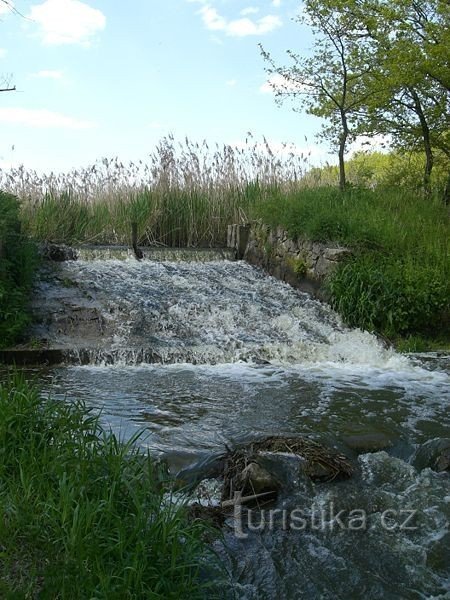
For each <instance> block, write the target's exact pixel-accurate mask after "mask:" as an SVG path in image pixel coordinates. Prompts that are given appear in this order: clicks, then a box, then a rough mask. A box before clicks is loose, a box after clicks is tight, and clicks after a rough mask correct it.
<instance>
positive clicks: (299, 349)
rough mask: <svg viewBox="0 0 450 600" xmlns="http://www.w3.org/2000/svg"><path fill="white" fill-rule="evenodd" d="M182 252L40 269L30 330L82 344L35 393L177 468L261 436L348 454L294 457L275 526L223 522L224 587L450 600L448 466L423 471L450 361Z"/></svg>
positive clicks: (437, 430) (273, 595)
mask: <svg viewBox="0 0 450 600" xmlns="http://www.w3.org/2000/svg"><path fill="white" fill-rule="evenodd" d="M175 254H176V253H173V252H172V253H171V255H170V257H169V258H170V260H167V257H165V256H164V252H163V251H161V252H160V253H159V255H158V256H157V257H155V256H153V257H146V259H145V260H142V261H139V262H138V261H136V260H134V259H133V258H130V257H129V256H128V255H127V254H126V253H125V254H124V255H121V256H114V255H111V254H110V255H108V257H107V258H105V256H104V255H103V256H101V255H99V254H93V255H88V254H85V255H84V256H83V257H82V259H80V260H77V261H68V262H64V263H60V264H55V265H51V266H49V267H48V269H47V271H46V272H45V274H44V276H43V277H42V281H41V282H40V284H39V287H38V289H37V293H36V299H35V305H34V310H35V313H36V315H38V321H39V323H38V325H37V326H36V329H35V332H34V335H35V337H36V338H37V339H45V340H46V343H47V344H49V345H50V346H51V347H58V348H62V349H67V350H70V351H71V352H72V353H73V355H74V356H75V357H76V356H77V352H79V353H80V356H81V354H83V356H84V357H85V358H84V360H83V361H81V360H80V364H76V362H77V361H76V360H74V361H73V362H74V364H72V365H70V366H64V367H62V366H60V367H52V368H50V367H48V368H43V369H41V370H40V371H39V378H40V380H41V382H42V384H43V393H44V394H46V395H47V394H48V393H50V394H51V395H52V396H53V397H56V398H60V399H61V400H62V401H71V400H75V399H82V400H83V401H85V402H86V403H87V404H88V405H89V406H91V407H93V408H95V409H100V410H101V415H102V417H101V418H102V422H103V423H104V424H105V425H107V426H110V427H111V428H112V430H113V431H114V432H116V433H118V434H119V435H120V436H121V437H123V438H129V437H130V436H132V435H134V434H135V433H136V432H137V431H140V430H143V435H142V437H141V438H140V443H141V444H142V445H143V446H144V447H146V448H149V449H150V450H151V452H152V453H153V454H155V455H158V456H162V457H164V458H165V459H166V460H167V461H168V463H169V465H170V469H171V471H172V472H173V473H177V472H179V471H183V472H185V473H190V472H193V471H195V470H196V469H198V468H199V467H198V465H202V464H207V462H208V459H209V458H210V457H211V458H212V457H214V456H215V455H218V454H220V453H222V452H224V450H225V449H226V448H227V447H235V446H236V445H237V444H241V443H245V442H247V441H250V440H252V439H258V438H260V437H264V436H268V435H287V436H310V437H312V438H313V439H315V440H317V441H319V442H320V443H323V444H325V445H327V446H331V447H335V448H336V449H338V450H339V451H340V452H342V453H344V454H345V455H346V456H348V457H349V459H350V460H352V461H353V463H354V465H355V474H354V476H353V477H352V478H351V479H348V480H345V481H332V482H328V483H318V482H313V481H311V480H310V479H309V478H307V477H306V476H302V475H301V474H299V472H298V469H297V470H296V469H295V468H294V466H293V464H292V461H290V459H289V458H288V457H286V458H285V460H283V461H282V464H280V465H278V469H279V477H280V478H281V479H282V480H283V482H284V485H283V492H282V493H281V494H280V496H279V498H278V500H277V504H276V507H275V508H277V509H278V511H279V512H277V513H275V514H270V515H269V513H268V512H267V514H266V516H267V517H270V519H271V521H270V523H266V524H264V523H262V525H261V513H258V514H256V513H255V514H253V522H251V523H250V521H249V520H248V515H247V514H245V515H244V517H242V519H244V521H245V522H244V523H239V524H238V525H239V527H238V528H237V527H236V517H235V518H234V519H233V518H230V519H229V520H228V522H227V525H226V527H225V528H224V540H223V542H216V545H215V549H216V551H217V552H218V554H219V556H220V558H221V560H222V562H223V564H224V565H225V567H226V569H227V571H228V573H229V576H230V583H229V585H228V587H229V589H228V590H227V593H229V595H230V597H236V598H239V599H245V600H247V599H248V600H260V599H268V600H272V599H280V600H281V599H297V598H313V599H315V598H321V599H328V598H329V599H330V600H331V599H336V598H342V599H349V598H367V599H378V598H380V599H381V598H383V599H389V598H392V599H394V598H411V599H413V598H414V599H416V598H417V599H419V598H450V578H449V576H450V572H449V564H448V563H449V559H448V557H449V556H450V533H449V529H448V521H449V512H450V510H449V509H450V478H449V472H448V471H442V472H438V471H437V470H433V469H432V468H431V467H432V466H433V460H434V458H435V456H436V453H437V452H438V451H439V449H442V448H443V447H447V446H450V440H449V438H450V431H449V411H448V406H449V400H450V386H449V383H450V376H449V374H450V361H449V357H445V356H439V355H433V354H427V355H411V356H405V355H400V354H397V353H396V352H395V351H394V350H392V349H389V348H386V347H385V346H384V345H383V343H382V342H381V341H379V340H378V339H377V338H376V337H375V336H373V335H370V334H368V333H366V332H362V331H360V330H356V329H349V328H347V327H345V326H344V325H343V323H342V322H341V320H340V318H339V317H338V315H336V314H335V313H334V312H333V311H332V310H331V309H330V308H329V307H328V306H327V305H325V304H322V303H320V302H319V301H317V300H315V299H313V298H311V297H310V296H308V295H306V294H303V293H301V292H298V291H295V290H294V289H293V288H291V287H290V286H288V285H286V284H284V283H282V282H280V281H277V280H276V279H274V278H272V277H269V276H267V275H266V274H265V273H264V272H262V271H261V270H258V269H256V268H254V267H252V266H250V265H248V264H246V263H244V262H241V261H237V262H233V261H230V260H224V259H223V258H224V257H223V255H220V253H215V254H214V253H212V254H211V255H207V253H205V255H204V256H203V258H202V257H199V256H198V253H193V254H192V255H191V256H189V255H187V254H186V253H185V254H184V255H180V256H176V255H175ZM86 357H87V360H86ZM86 362H87V363H88V364H82V363H86ZM361 438H362V439H363V440H364V439H365V440H366V441H367V439H369V440H370V444H372V447H371V448H370V451H361V448H358V440H361ZM370 444H369V445H370ZM446 444H447V446H446ZM209 483H210V484H211V486H212V487H213V485H212V484H213V482H212V481H211V482H209ZM211 493H212V494H213V493H214V492H211ZM295 511H297V512H295ZM340 511H342V515H341V516H338V517H337V518H336V514H337V513H339V512H340ZM352 511H359V512H357V513H356V512H353V513H352ZM349 514H350V515H351V514H353V515H356V514H358V515H359V521H356V520H355V521H354V522H352V523H349V520H348V516H349ZM300 517H301V520H300ZM295 518H297V521H295ZM407 518H409V521H408V522H406V521H407ZM405 523H406V524H405ZM258 524H259V525H260V526H259V527H258ZM241 525H242V527H240V526H241ZM357 525H358V527H357ZM233 594H234V596H233Z"/></svg>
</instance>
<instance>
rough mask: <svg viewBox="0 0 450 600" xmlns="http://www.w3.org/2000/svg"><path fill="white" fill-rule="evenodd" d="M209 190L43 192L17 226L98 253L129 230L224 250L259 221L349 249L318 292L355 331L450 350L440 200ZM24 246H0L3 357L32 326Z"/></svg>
mask: <svg viewBox="0 0 450 600" xmlns="http://www.w3.org/2000/svg"><path fill="white" fill-rule="evenodd" d="M231 181H232V180H230V182H231ZM209 184H210V185H209ZM61 185H62V183H61V182H60V186H61ZM208 185H209V188H208ZM208 185H206V184H205V183H204V182H203V183H202V182H201V181H194V182H193V183H192V184H189V185H187V184H186V185H181V184H180V185H179V184H171V183H167V182H166V184H165V185H164V186H157V187H155V188H154V189H151V188H149V187H145V186H143V187H142V186H141V187H139V186H136V187H135V188H130V189H128V191H127V193H126V194H125V195H123V196H122V195H121V193H120V192H121V188H120V186H118V187H117V188H116V189H115V191H114V194H113V193H112V192H110V195H109V196H108V197H104V196H102V195H98V196H97V197H90V198H83V197H82V195H81V192H80V191H78V193H77V194H75V193H61V194H59V195H55V194H46V195H44V196H43V197H41V199H36V200H33V201H31V200H30V199H24V200H23V202H22V206H21V211H20V219H21V220H22V224H23V231H24V233H26V234H28V235H29V236H30V237H31V238H32V239H33V240H36V241H39V242H45V241H51V242H57V243H67V244H81V245H85V244H88V246H90V247H94V248H95V245H96V244H100V243H108V244H117V243H118V242H121V243H123V244H125V245H128V246H130V245H131V242H132V240H131V229H132V227H131V224H132V223H135V224H136V230H137V240H136V241H137V243H138V245H139V246H140V247H159V248H176V247H182V246H187V247H191V248H202V247H216V248H217V247H220V246H224V245H225V243H226V238H227V226H228V225H229V224H230V223H247V222H251V221H255V220H257V221H259V222H261V223H264V225H267V226H268V227H270V228H272V229H276V228H282V229H283V230H285V231H286V232H287V235H288V236H289V237H290V238H291V239H292V240H294V241H295V240H298V239H303V240H306V241H307V242H310V243H312V244H316V243H318V244H324V245H328V247H333V245H334V246H336V247H346V248H348V249H350V250H351V252H349V253H348V256H347V258H346V259H345V260H343V261H340V264H339V267H338V268H337V269H335V270H334V271H333V273H332V274H331V275H330V276H329V277H327V278H326V281H325V285H324V286H322V287H323V296H324V297H326V299H327V300H328V301H329V302H330V304H331V305H332V306H333V308H334V309H335V310H337V312H338V313H339V314H340V315H341V316H342V318H343V319H344V321H345V322H346V323H347V324H348V325H349V326H352V327H360V328H361V329H365V330H368V331H371V332H376V333H378V334H379V335H381V336H382V337H384V338H386V339H387V340H388V341H389V342H390V343H393V344H394V345H395V346H396V348H397V349H399V350H400V351H404V352H422V351H426V350H446V349H448V348H449V347H450V307H449V300H448V298H449V297H450V284H449V282H450V266H449V261H448V256H449V242H448V240H449V239H450V227H449V219H448V208H447V207H445V206H444V205H443V204H442V202H441V201H440V198H439V196H438V194H436V197H429V198H428V197H427V198H426V197H424V196H423V194H421V193H420V192H414V191H412V190H411V189H409V188H397V189H393V188H392V187H391V188H385V187H383V188H382V187H379V188H376V189H374V190H371V189H367V188H356V187H355V188H350V189H349V190H348V191H347V192H345V193H342V192H340V191H339V190H338V189H336V188H335V187H313V188H308V187H305V185H301V184H298V185H294V183H293V182H292V181H291V182H288V181H285V180H281V179H280V180H279V181H276V182H275V183H274V184H273V185H271V184H269V183H266V184H264V185H263V184H260V183H259V182H257V183H249V182H248V181H247V182H246V180H243V181H241V182H240V183H239V184H238V182H236V181H234V180H233V182H232V184H231V183H230V185H224V182H223V181H222V182H217V181H216V180H215V179H214V177H213V178H211V180H209V183H208ZM91 191H92V190H91ZM3 197H4V198H5V199H6V198H8V201H7V204H8V206H9V207H10V208H9V212H10V215H9V216H8V218H7V219H3V223H6V224H7V228H8V231H10V232H11V231H13V236H15V237H14V239H15V240H18V239H19V238H18V237H17V236H18V234H17V230H18V227H19V224H18V219H19V213H18V208H17V205H14V207H13V208H11V206H12V203H14V199H13V198H12V196H8V195H3V196H2V198H3ZM3 205H5V206H6V204H5V202H3V204H2V206H3ZM11 214H12V217H11ZM3 228H5V225H3ZM8 235H9V234H8ZM20 239H21V240H22V241H21V243H20V247H19V246H18V244H17V243H16V242H13V241H11V239H10V240H9V241H8V243H7V244H5V243H4V244H3V247H4V248H5V249H4V250H3V253H4V254H5V252H8V253H9V256H8V257H4V259H3V260H2V259H1V258H0V264H3V265H6V267H5V266H4V267H2V269H3V270H2V273H1V281H2V283H1V285H2V286H3V295H2V297H1V299H0V303H3V305H4V306H2V307H1V308H2V313H3V317H2V318H0V319H1V321H2V322H3V324H4V325H3V331H2V333H3V335H2V336H1V337H0V340H1V342H0V344H1V345H2V346H3V347H6V346H10V345H11V344H14V343H15V342H16V341H18V340H19V339H20V335H21V333H22V332H23V331H24V329H25V327H26V325H27V323H28V322H29V316H28V315H27V313H26V296H27V294H28V293H29V290H30V281H31V277H32V272H33V269H34V262H33V260H32V259H31V254H30V252H31V250H30V248H31V246H30V245H29V244H25V243H24V242H23V239H24V238H23V237H21V238H20ZM270 251H271V248H269V247H267V248H266V253H267V254H270ZM11 257H12V260H11ZM304 267H305V265H304V264H303V263H301V260H300V262H299V263H298V264H296V265H295V268H296V271H297V275H298V276H299V277H301V276H302V271H303V269H304ZM19 279H20V281H19ZM14 281H19V283H18V284H17V283H13V282H14ZM13 289H14V291H12V290H13ZM0 327H2V325H1V324H0Z"/></svg>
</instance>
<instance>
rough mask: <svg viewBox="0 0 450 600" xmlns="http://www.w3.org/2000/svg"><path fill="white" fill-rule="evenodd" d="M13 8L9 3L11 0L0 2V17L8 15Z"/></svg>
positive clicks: (12, 3) (11, 3) (12, 4)
mask: <svg viewBox="0 0 450 600" xmlns="http://www.w3.org/2000/svg"><path fill="white" fill-rule="evenodd" d="M13 8H14V2H11V0H7V1H6V2H3V1H0V15H4V14H6V13H10V12H11V10H12V9H13Z"/></svg>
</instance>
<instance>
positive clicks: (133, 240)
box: [131, 221, 144, 260]
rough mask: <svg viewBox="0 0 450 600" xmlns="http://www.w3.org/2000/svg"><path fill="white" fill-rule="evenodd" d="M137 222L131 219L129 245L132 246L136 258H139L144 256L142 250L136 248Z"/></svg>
mask: <svg viewBox="0 0 450 600" xmlns="http://www.w3.org/2000/svg"><path fill="white" fill-rule="evenodd" d="M137 243H138V224H137V223H136V221H133V222H132V223H131V245H132V247H133V250H134V255H135V257H136V258H137V259H138V260H141V258H144V253H143V252H142V250H140V249H139V248H138V245H137Z"/></svg>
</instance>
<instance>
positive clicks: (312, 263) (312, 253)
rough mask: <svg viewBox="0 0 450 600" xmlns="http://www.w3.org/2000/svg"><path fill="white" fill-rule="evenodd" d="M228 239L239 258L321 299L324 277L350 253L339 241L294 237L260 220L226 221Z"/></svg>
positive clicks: (230, 246) (322, 296) (229, 244)
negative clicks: (336, 242) (236, 223)
mask: <svg viewBox="0 0 450 600" xmlns="http://www.w3.org/2000/svg"><path fill="white" fill-rule="evenodd" d="M227 242H228V247H229V248H233V249H234V250H235V252H236V256H237V258H238V259H244V260H245V261H247V262H248V263H250V264H252V265H256V266H258V267H262V268H263V269H265V270H266V271H267V272H268V273H269V274H270V275H273V276H274V277H276V278H277V279H280V280H281V281H285V282H287V283H289V284H290V285H292V286H293V287H295V288H297V289H299V290H301V291H304V292H308V293H310V294H313V295H314V296H316V297H318V298H320V299H324V292H323V285H322V284H323V282H324V280H325V278H326V277H327V276H328V275H329V274H330V273H332V271H333V270H334V269H335V268H336V267H337V265H338V264H339V262H340V261H342V260H343V259H345V258H346V257H348V256H349V255H350V254H351V250H350V249H349V248H345V247H342V246H338V245H330V244H324V243H321V242H311V241H310V240H306V239H298V240H293V239H291V238H289V236H288V234H287V232H286V231H285V230H283V229H282V228H281V227H277V228H276V229H271V228H270V227H267V226H266V225H264V224H262V223H252V224H247V225H229V227H228V239H227Z"/></svg>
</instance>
